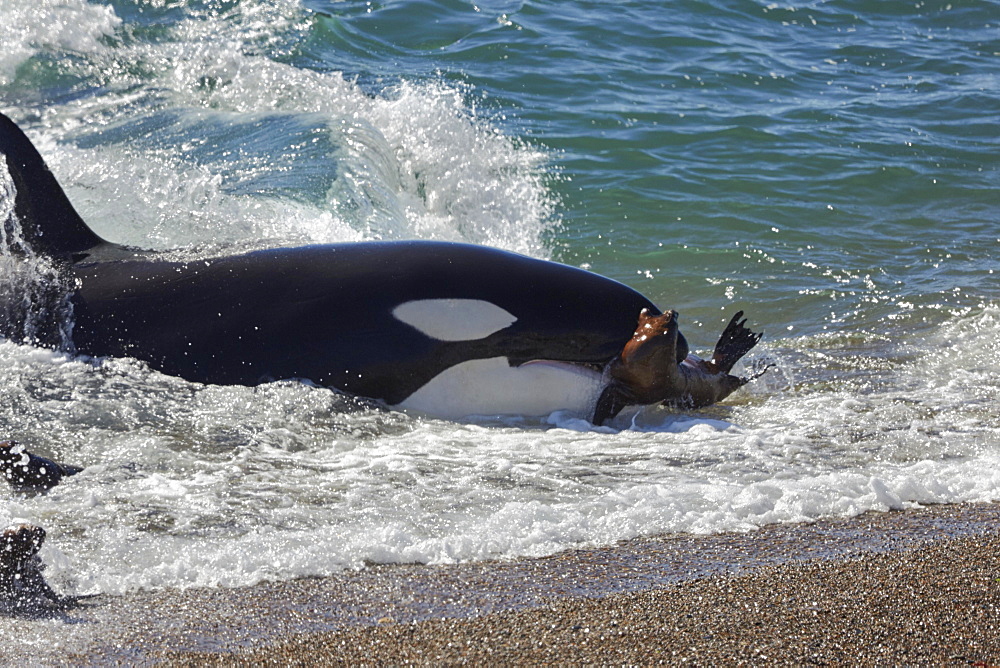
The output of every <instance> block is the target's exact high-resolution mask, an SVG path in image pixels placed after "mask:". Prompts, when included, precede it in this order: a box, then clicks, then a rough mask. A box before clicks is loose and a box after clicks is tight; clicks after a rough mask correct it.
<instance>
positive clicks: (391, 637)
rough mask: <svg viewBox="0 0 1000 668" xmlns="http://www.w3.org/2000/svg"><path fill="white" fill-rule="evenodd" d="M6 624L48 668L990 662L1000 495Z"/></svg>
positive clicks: (163, 597) (21, 649)
mask: <svg viewBox="0 0 1000 668" xmlns="http://www.w3.org/2000/svg"><path fill="white" fill-rule="evenodd" d="M706 601H709V602H710V603H708V604H706V603H705V602H706ZM914 625H917V626H914ZM0 632H4V633H6V637H8V638H15V637H16V638H19V640H20V642H19V643H18V644H17V646H14V647H11V645H13V643H6V644H7V645H8V647H6V648H5V649H3V650H0V658H4V659H6V660H8V661H15V660H20V661H25V660H27V661H29V662H30V663H32V664H35V665H44V664H48V663H52V664H55V663H59V664H65V663H67V662H69V663H74V664H94V663H103V664H106V663H114V662H125V663H130V664H134V663H140V664H143V663H158V662H163V661H165V662H166V663H168V664H175V665H204V664H217V665H230V664H235V663H243V664H245V663H247V662H253V663H258V662H259V663H281V664H288V663H290V662H291V663H294V662H302V663H309V664H315V663H317V662H319V663H344V662H349V663H368V664H379V665H382V664H387V663H400V662H416V663H424V664H429V663H461V662H464V661H469V662H483V661H490V662H492V663H498V662H499V663H526V664H535V663H548V662H552V663H564V664H565V663H568V664H580V663H619V664H620V663H631V664H634V663H651V662H656V661H658V660H663V661H665V662H667V663H680V662H682V661H683V660H687V661H693V662H695V663H697V664H703V663H706V662H717V661H722V662H727V663H732V662H739V661H745V662H749V663H768V664H771V663H795V664H799V665H801V664H802V663H819V664H829V663H833V664H837V663H865V662H874V663H879V662H881V663H886V662H897V663H898V662H903V663H910V664H912V663H927V662H930V663H935V664H942V663H944V664H951V665H972V664H974V662H977V661H981V662H984V663H982V664H980V665H996V664H1000V504H998V503H975V504H958V505H941V506H930V507H926V508H919V509H912V510H903V511H889V512H884V513H874V512H870V513H865V514H863V515H860V516H858V517H854V518H850V519H828V520H820V521H817V522H814V523H810V524H797V525H772V526H767V527H763V528H761V529H758V530H756V531H754V532H751V533H746V534H713V535H704V536H696V535H672V536H659V537H653V538H641V539H635V540H632V541H627V542H624V543H621V544H618V545H614V546H609V547H601V548H587V549H578V550H571V551H566V552H562V553H559V554H556V555H553V556H550V557H545V558H539V559H518V560H511V561H496V562H485V563H482V562H481V563H471V564H456V565H442V566H422V565H379V566H372V567H369V568H367V569H364V570H361V571H351V572H344V573H338V574H335V575H331V576H327V577H322V578H308V579H299V580H290V581H285V582H265V583H261V584H258V585H254V586H252V587H243V588H236V589H219V588H212V589H207V588H205V589H187V590H162V591H151V592H136V593H133V594H128V595H125V596H114V597H112V596H100V597H97V598H95V599H92V600H90V601H87V602H85V603H84V604H83V605H81V606H80V607H79V608H76V609H73V610H69V611H66V612H63V613H58V614H52V615H49V616H46V617H37V618H23V617H11V616H4V617H0ZM873 634H875V635H873ZM866 649H867V650H868V651H871V652H875V651H876V650H878V653H875V654H870V655H869V654H864V653H863V652H864V651H865V650H866ZM807 650H809V651H807ZM675 652H676V653H675ZM754 652H757V654H754ZM859 652H861V653H859ZM765 656H767V657H768V658H766V659H765V658H764V657H765ZM755 657H756V658H755ZM958 657H963V658H958Z"/></svg>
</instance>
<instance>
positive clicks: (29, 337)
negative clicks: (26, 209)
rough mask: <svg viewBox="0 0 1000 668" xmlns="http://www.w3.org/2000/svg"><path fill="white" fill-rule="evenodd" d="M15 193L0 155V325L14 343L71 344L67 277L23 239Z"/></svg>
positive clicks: (70, 313)
mask: <svg viewBox="0 0 1000 668" xmlns="http://www.w3.org/2000/svg"><path fill="white" fill-rule="evenodd" d="M16 196H17V192H16V190H15V186H14V181H13V179H12V178H11V176H10V172H9V171H8V168H7V159H6V157H5V156H3V155H0V331H2V332H4V333H5V334H6V336H7V338H9V339H10V340H12V341H16V342H19V343H28V344H32V345H42V346H49V347H55V348H63V349H67V350H72V348H73V340H72V334H71V332H72V327H73V318H72V313H73V306H72V304H71V303H70V294H71V292H72V287H71V285H70V283H71V281H70V279H68V278H66V276H65V275H64V273H63V272H62V271H60V268H59V266H58V265H57V263H56V262H55V261H54V260H52V259H51V258H49V257H45V256H43V255H39V254H38V253H35V252H34V249H32V248H31V246H30V244H28V243H27V241H26V240H25V238H24V235H23V233H22V230H21V224H20V221H19V220H18V217H17V212H16V211H15V210H14V203H15V201H16Z"/></svg>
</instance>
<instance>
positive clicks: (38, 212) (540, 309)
mask: <svg viewBox="0 0 1000 668" xmlns="http://www.w3.org/2000/svg"><path fill="white" fill-rule="evenodd" d="M0 153H3V154H4V155H5V157H6V162H7V169H8V171H9V172H10V175H11V178H12V180H13V183H14V190H15V195H14V197H15V202H14V207H13V209H14V212H15V214H16V219H17V222H18V223H19V225H20V227H21V235H22V237H23V238H24V242H25V244H26V245H27V246H29V247H30V248H31V249H33V251H34V252H36V253H38V254H41V255H43V256H45V257H48V258H51V259H52V260H53V261H54V262H56V263H57V264H58V267H59V271H60V272H61V273H62V274H63V275H64V276H65V277H66V279H67V280H66V285H68V286H70V287H69V291H70V295H69V301H70V304H71V306H72V320H73V322H72V335H71V337H72V344H71V345H72V348H73V349H74V350H75V352H77V353H80V354H85V355H89V356H93V357H96V358H102V357H130V358H135V359H139V360H142V361H144V362H146V363H148V364H149V365H150V366H151V367H152V368H154V369H156V370H158V371H160V372H162V373H165V374H169V375H173V376H179V377H181V378H184V379H187V380H189V381H193V382H198V383H207V384H223V385H226V384H234V385H250V386H252V385H257V384H260V383H265V382H270V381H275V380H282V379H299V380H307V381H310V382H312V383H315V384H317V385H321V386H325V387H329V388H333V389H336V390H339V391H341V392H345V393H349V394H353V395H357V396H361V397H367V398H371V399H375V400H378V401H381V402H384V404H386V405H388V406H395V407H400V408H403V409H412V410H415V411H419V412H424V413H429V414H432V415H436V416H440V417H445V418H462V417H467V416H473V415H483V416H490V415H508V414H512V415H535V416H537V415H548V414H550V413H552V412H553V411H556V410H569V411H574V412H576V413H579V414H581V415H582V416H584V417H587V418H589V419H591V420H592V421H593V422H594V423H595V424H600V423H602V422H604V421H605V420H607V419H609V418H613V417H614V416H615V415H617V414H618V412H619V411H621V410H622V408H624V407H625V406H627V405H631V404H652V403H658V402H668V403H679V404H687V405H706V404H709V403H714V402H715V401H718V400H720V399H722V398H724V397H725V396H726V395H728V394H729V393H730V392H732V391H733V390H735V389H736V388H737V387H739V386H740V385H742V384H744V383H746V382H748V380H749V379H747V378H737V377H735V376H731V375H729V373H728V372H729V371H730V370H731V368H732V366H733V364H735V362H736V361H737V360H738V359H739V358H740V357H742V356H743V355H744V354H745V353H746V352H748V351H749V350H750V348H752V347H753V346H754V345H755V344H756V343H757V341H758V340H759V338H760V335H759V334H754V333H753V332H750V331H749V330H748V329H746V328H745V327H744V326H743V323H742V322H738V318H739V315H741V314H738V315H737V318H734V319H733V322H731V323H730V326H729V327H728V328H727V329H726V331H725V332H724V333H723V337H722V339H720V342H719V345H718V346H717V347H716V353H715V356H714V357H713V359H712V360H711V361H704V360H701V359H699V358H697V357H695V356H693V355H689V349H688V344H687V341H686V340H685V339H684V337H683V335H682V334H681V333H680V332H679V330H678V327H677V314H676V313H675V312H673V311H667V312H665V313H664V312H661V311H660V310H659V309H658V308H657V307H656V305H654V304H653V303H652V302H651V301H650V300H649V299H647V298H646V297H644V296H643V295H642V294H640V293H639V292H637V291H635V290H633V289H632V288H629V287H627V286H625V285H623V284H621V283H619V282H617V281H614V280H611V279H609V278H605V277H603V276H600V275H597V274H594V273H591V272H588V271H585V270H583V269H579V268H575V267H570V266H567V265H564V264H560V263H557V262H550V261H546V260H539V259H535V258H530V257H526V256H523V255H519V254H516V253H512V252H508V251H503V250H499V249H495V248H490V247H485V246H477V245H470V244H462V243H451V242H438V241H371V242H356V243H338V244H326V245H310V246H303V247H298V248H273V249H267V250H255V251H250V252H234V253H232V254H215V255H213V256H209V257H203V256H201V255H198V254H197V253H194V252H192V253H191V254H189V255H185V254H183V253H176V252H171V253H160V252H154V251H143V250H139V249H134V248H128V247H124V246H121V245H118V244H114V243H112V242H109V241H106V240H104V239H102V238H101V237H99V236H98V235H97V234H96V233H94V231H93V230H91V229H90V228H89V227H88V226H87V224H86V223H85V222H84V221H83V219H82V218H81V217H80V216H79V214H77V212H76V211H75V209H74V208H73V206H72V204H71V203H70V201H69V199H68V198H67V196H66V194H65V193H64V192H63V190H62V188H61V187H60V186H59V184H58V183H57V181H56V179H55V178H54V176H53V175H52V173H51V172H50V171H49V169H48V167H47V166H46V165H45V162H44V160H43V159H42V157H41V156H40V155H39V153H38V151H37V150H36V149H35V147H34V146H33V145H32V144H31V142H30V140H29V139H28V138H27V137H26V136H25V135H24V133H23V132H22V131H21V130H20V129H19V128H18V127H17V125H16V124H15V123H13V122H12V121H11V120H10V119H9V118H7V117H6V116H3V115H2V114H0ZM744 322H745V321H744ZM0 334H2V335H4V336H6V337H7V338H15V339H16V338H17V337H18V332H17V331H16V328H15V327H13V326H12V324H11V323H10V322H4V321H0Z"/></svg>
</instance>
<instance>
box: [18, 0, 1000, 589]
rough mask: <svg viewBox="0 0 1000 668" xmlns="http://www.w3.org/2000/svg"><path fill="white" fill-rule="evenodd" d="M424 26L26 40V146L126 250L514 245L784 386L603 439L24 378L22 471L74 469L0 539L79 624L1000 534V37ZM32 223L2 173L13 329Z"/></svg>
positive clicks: (303, 397) (250, 15) (324, 20)
mask: <svg viewBox="0 0 1000 668" xmlns="http://www.w3.org/2000/svg"><path fill="white" fill-rule="evenodd" d="M430 4H431V5H433V6H434V8H435V11H434V12H430V10H429V9H428V6H427V5H428V3H410V2H400V3H360V2H347V3H338V2H332V1H326V0H315V1H308V0H302V1H301V2H299V1H297V0H277V1H275V0H243V1H241V2H228V1H227V2H222V1H215V0H183V1H182V2H177V3H162V2H159V3H158V2H143V1H140V0H115V1H113V2H97V1H96V0H95V1H93V2H86V1H85V0H68V1H67V0H58V1H57V0H5V2H4V3H3V4H2V6H0V41H2V46H3V48H2V49H0V110H2V111H3V112H4V113H7V114H8V115H9V116H11V117H12V118H13V119H14V120H15V121H17V122H18V123H19V124H20V125H21V126H22V127H23V128H24V129H25V131H26V132H27V133H28V135H29V136H30V137H31V139H32V141H33V142H34V143H35V144H36V146H37V147H38V148H39V150H40V152H41V153H42V154H43V156H44V157H45V159H46V161H47V162H48V164H49V166H50V167H51V168H52V170H53V172H54V173H55V174H56V177H57V178H58V179H59V181H60V182H61V183H62V184H63V186H64V188H65V189H66V191H67V194H68V195H69V197H70V199H71V200H72V201H73V203H74V205H75V206H76V207H77V209H78V210H79V212H80V214H81V215H82V216H83V218H84V219H85V220H87V221H88V223H90V224H91V226H92V227H93V228H94V230H95V231H96V232H97V233H98V234H100V235H101V236H103V237H104V238H107V239H109V240H113V241H115V242H118V243H123V244H131V245H135V246H141V247H146V248H156V249H163V250H169V249H173V248H179V247H191V246H195V247H201V248H206V249H218V248H220V247H228V246H232V247H234V248H239V249H248V248H263V247H270V246H275V245H299V244H307V243H323V242H333V241H355V240H370V239H411V238H423V239H444V240H459V241H466V242H472V243H480V244H488V245H493V246H498V247H502V248H506V249H510V250H514V251H517V252H521V253H525V254H528V255H532V256H535V257H542V258H552V259H556V260H559V261H563V262H566V263H568V264H574V265H577V266H585V267H587V268H591V269H593V270H594V271H599V272H601V273H604V274H606V275H609V276H612V277H614V278H617V279H619V280H622V281H624V282H627V283H629V284H630V285H632V286H633V287H635V288H637V289H638V290H640V291H642V292H644V293H645V294H646V295H647V296H649V297H650V298H651V299H652V300H653V301H654V302H656V303H658V304H660V306H661V307H663V308H667V307H675V308H677V309H678V310H679V311H680V312H681V317H682V320H681V323H682V330H683V331H684V332H685V334H686V336H687V337H688V339H689V340H690V341H691V342H692V345H693V346H694V347H695V348H696V349H698V348H700V349H701V352H702V353H704V352H705V350H706V349H708V348H710V347H711V346H712V345H713V344H714V342H715V339H716V338H717V336H718V334H719V332H720V331H721V329H722V325H723V324H724V322H725V321H726V320H728V317H729V316H731V315H732V313H733V312H735V311H736V310H738V309H740V308H742V309H745V310H746V312H747V315H748V316H749V317H750V320H751V326H753V327H754V329H762V330H764V331H765V333H766V335H765V338H764V340H763V342H762V344H761V345H760V346H759V348H758V349H756V350H755V351H754V352H753V354H752V355H751V356H750V357H751V360H752V359H762V360H767V361H769V362H771V363H774V364H776V368H774V369H772V370H771V371H770V372H769V373H768V374H767V375H765V376H764V377H763V378H761V379H759V380H758V381H756V382H754V383H752V384H751V385H748V386H747V387H746V388H745V389H743V390H741V391H740V392H739V393H737V394H736V395H734V396H733V397H731V398H730V399H729V400H727V401H726V402H725V404H724V405H722V406H716V407H713V408H710V409H705V410H700V411H691V412H683V411H682V412H677V411H669V410H665V409H661V408H648V409H645V410H643V411H641V412H638V413H636V412H635V411H633V412H631V413H626V414H623V415H622V416H621V417H619V418H618V419H617V420H616V421H614V422H613V423H612V424H611V425H610V426H608V427H602V428H596V427H593V426H592V425H590V424H589V423H587V422H585V421H583V420H580V419H579V418H577V417H574V416H571V415H565V414H560V413H556V414H553V415H550V416H548V417H547V418H546V419H542V420H537V419H519V418H504V419H483V420H479V421H469V422H452V421H446V420H436V419H430V418H427V417H424V416H419V415H407V414H403V413H399V412H393V411H389V410H386V409H384V408H382V407H379V406H377V405H374V404H372V402H369V401H365V400H360V399H355V398H352V397H347V396H343V395H340V394H337V393H335V392H332V391H329V390H326V389H322V388H317V387H311V386H308V385H304V384H301V383H296V382H278V383H273V384H270V385H264V386H261V387H256V388H246V387H222V386H204V385H197V384H192V383H188V382H185V381H182V380H179V379H177V378H171V377H168V376H164V375H162V374H159V373H156V372H153V371H151V370H150V369H149V368H147V367H146V366H145V365H143V364H141V363H139V362H136V361H134V360H129V359H101V360H93V359H87V358H80V357H76V356H75V355H74V354H73V352H72V350H71V349H69V348H68V347H67V346H63V347H62V348H60V349H53V348H51V347H45V346H40V345H30V344H15V343H13V342H10V341H3V340H0V438H14V439H17V440H18V441H20V442H21V443H23V444H24V445H26V446H27V447H28V448H29V449H30V450H31V451H33V452H36V453H38V454H42V455H45V456H49V457H52V458H55V459H58V460H59V461H63V462H65V463H69V464H76V465H81V466H84V467H86V468H85V469H84V471H83V472H82V473H80V474H79V475H77V476H75V477H73V478H71V479H69V480H67V481H66V482H64V483H63V484H61V485H59V486H58V487H56V488H54V489H53V490H52V491H51V492H49V493H47V494H42V495H36V496H23V495H20V494H17V493H15V492H13V491H10V490H7V489H3V488H4V487H5V485H2V484H0V525H6V524H7V523H10V522H14V521H27V522H31V523H35V524H39V525H41V526H43V527H45V529H46V530H47V531H48V536H49V538H48V541H47V543H46V546H45V548H44V550H43V552H42V557H43V559H44V561H45V563H46V564H48V566H49V568H48V570H47V572H46V573H47V577H48V579H49V580H50V581H51V582H52V583H53V584H54V586H56V587H57V588H58V589H60V590H62V591H66V592H72V593H77V594H86V593H95V592H105V593H121V592H126V591H130V590H135V589H138V588H156V587H186V586H192V585H206V586H239V585H248V584H252V583H255V582H258V581H261V580H264V579H286V578H293V577H298V576H309V575H322V574H328V573H333V572H337V571H339V570H342V569H345V568H361V567H364V566H365V565H366V564H371V563H398V562H402V563H414V562H415V563H446V562H454V561H459V560H481V559H494V558H511V557H517V556H541V555H548V554H552V553H556V552H559V551H560V550H565V549H569V548H574V547H579V546H585V545H599V544H609V543H613V542H615V541H619V540H622V539H628V538H633V537H637V536H647V535H654V534H661V533H670V532H694V533H707V532H719V531H748V530H752V529H754V528H755V527H759V526H762V525H765V524H771V523H779V522H799V521H809V520H814V519H816V518H820V517H827V516H851V515H856V514H859V513H862V512H864V511H867V510H888V509H897V508H905V507H910V506H914V505H916V504H932V503H950V502H962V501H989V500H996V499H998V498H1000V411H998V410H997V408H996V405H997V401H998V399H1000V290H998V289H997V284H996V280H997V279H996V274H995V273H994V272H995V271H996V270H997V269H1000V261H998V252H997V248H1000V238H998V231H997V230H998V229H1000V225H998V223H1000V219H998V217H997V210H996V204H997V202H998V201H1000V197H998V195H1000V179H998V176H997V175H998V173H1000V168H998V162H997V161H998V157H997V156H998V155H1000V151H998V150H997V149H998V148H1000V146H997V142H996V137H995V127H996V122H997V120H998V119H997V117H996V109H997V108H1000V106H997V101H998V100H997V90H998V87H997V86H996V81H997V66H996V64H995V60H996V59H995V54H996V53H997V52H1000V46H998V45H997V43H996V41H997V37H996V31H995V28H996V26H995V25H993V26H992V28H993V30H992V31H991V30H990V25H989V20H990V19H989V18H988V16H989V4H990V3H985V4H977V3H972V4H971V5H969V6H968V7H966V8H964V9H963V10H962V13H955V12H950V13H949V12H946V11H945V9H943V8H940V9H934V10H933V11H931V10H927V11H925V12H923V13H920V12H915V13H914V14H913V15H912V16H910V15H895V14H890V15H882V14H880V13H879V12H880V11H881V10H880V9H878V4H877V3H875V4H872V3H863V2H855V3H852V2H848V3H844V4H845V6H844V7H839V8H838V7H833V6H830V5H828V4H825V3H811V4H809V5H808V6H804V7H799V8H794V7H787V8H780V7H777V6H773V5H766V6H765V5H760V4H757V3H751V2H732V3H728V4H724V5H723V6H720V7H719V8H718V9H717V10H710V9H709V8H707V7H704V6H700V5H699V6H694V5H691V6H687V5H683V6H681V7H678V8H674V9H672V10H669V11H668V10H667V9H665V8H664V7H656V6H647V5H649V3H643V4H638V3H621V4H619V3H609V4H608V6H607V7H601V8H598V7H591V8H590V9H587V10H584V9H579V8H576V7H575V5H573V4H572V3H553V4H552V5H551V6H548V5H545V6H542V5H534V4H532V3H523V2H504V3H493V4H492V5H491V6H482V7H480V6H475V5H470V4H465V3H462V2H441V3H430ZM487 4H489V3H487ZM655 4H656V3H653V5H655ZM383 5H384V6H383ZM501 5H502V6H501ZM615 7H617V9H616V8H615ZM950 7H951V6H950V5H949V8H950ZM994 8H995V6H994ZM712 11H715V12H717V13H711V12H712ZM852 17H853V18H852ZM993 21H994V22H995V17H994V19H993ZM945 28H948V31H946V30H945ZM647 30H649V31H652V34H649V35H647V34H646V31H647ZM678 31H682V32H681V33H679V32H678ZM683 31H687V32H683ZM806 31H816V32H806ZM949 31H950V32H949ZM755 32H756V33H758V34H761V35H767V36H769V37H770V43H771V46H767V41H766V40H765V41H761V42H745V41H744V40H743V38H742V37H741V35H743V34H753V33H755ZM882 38H885V39H882ZM932 38H937V41H934V39H932ZM692 44H694V45H698V46H697V48H692V47H691V45H692ZM870 44H886V46H884V47H879V48H876V47H871V46H865V45H870ZM543 47H544V48H543ZM548 47H551V49H550V50H547V49H548ZM768 49H770V50H768ZM866 49H867V50H866ZM880 49H881V50H880ZM934 49H937V51H934ZM952 50H955V51H956V52H959V53H960V55H957V56H956V55H955V54H953V53H952ZM990 53H992V54H994V56H993V57H992V60H990V58H991V57H990V56H989V54H990ZM977 59H979V60H977ZM956 72H957V74H956ZM594 73H596V74H594ZM592 75H593V76H592ZM908 77H909V78H908ZM990 91H992V92H990ZM990 109H992V110H993V111H992V112H990V111H989V110H990ZM990 114H992V116H991V115H990ZM902 118H905V119H906V120H905V121H902V120H898V119H902ZM975 119H982V120H979V121H976V120H975ZM977 123H979V125H977ZM935 165H936V166H935ZM12 188H14V184H13V182H12V180H11V179H10V177H9V175H8V174H7V173H6V169H5V168H4V169H3V170H0V194H2V195H3V198H4V200H5V201H0V224H4V228H5V230H7V232H5V235H6V236H4V238H3V239H2V241H3V245H4V249H3V252H2V253H0V280H3V281H5V282H6V286H8V287H6V288H4V289H5V290H7V292H3V291H0V294H9V293H10V290H11V287H10V286H13V290H14V291H15V292H17V294H19V295H21V294H22V292H23V291H22V286H28V287H30V286H32V285H37V283H38V281H39V280H44V279H45V277H46V276H49V275H51V268H50V267H48V266H47V265H46V264H45V260H44V258H36V257H31V256H30V255H29V256H28V257H25V256H24V255H23V253H18V252H14V251H15V250H16V249H13V246H14V245H16V242H17V240H16V239H13V238H12V237H10V234H9V230H10V228H11V225H13V224H14V223H16V217H13V212H12V211H11V210H10V207H9V193H11V192H13V191H12ZM5 207H6V208H5ZM47 272H48V273H47ZM29 292H30V290H29ZM23 294H28V292H23ZM32 294H34V293H32ZM29 301H31V300H29ZM40 302H44V299H41V298H34V304H35V306H38V305H39V303H40ZM57 306H58V304H57ZM39 308H40V307H39ZM57 310H58V309H57ZM39 313H40V311H39V310H38V309H37V308H36V310H35V311H33V312H32V314H33V315H38V314H39ZM60 314H61V315H60V317H62V318H63V321H62V324H63V325H66V326H71V323H72V320H71V314H66V313H62V312H60ZM29 324H30V323H29ZM305 325H306V326H308V323H306V324H305ZM26 332H27V334H29V336H28V338H29V339H30V338H31V336H30V334H31V332H30V331H27V330H26Z"/></svg>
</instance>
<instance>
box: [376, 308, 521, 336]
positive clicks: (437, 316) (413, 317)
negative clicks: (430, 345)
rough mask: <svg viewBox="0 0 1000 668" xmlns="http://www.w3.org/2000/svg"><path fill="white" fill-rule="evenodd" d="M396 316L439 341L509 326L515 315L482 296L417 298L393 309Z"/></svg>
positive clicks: (477, 334)
mask: <svg viewBox="0 0 1000 668" xmlns="http://www.w3.org/2000/svg"><path fill="white" fill-rule="evenodd" d="M392 315H393V317H395V318H396V319H397V320H399V321H401V322H405V323H406V324H407V325H409V326H411V327H414V328H416V329H418V330H420V331H421V332H422V333H424V334H426V335H427V336H429V337H431V338H433V339H438V340H439V341H473V340H476V339H485V338H486V337H487V336H489V335H490V334H493V333H494V332H499V331H500V330H501V329H506V328H507V327H510V326H511V325H513V324H514V323H515V322H517V318H516V317H514V316H513V315H511V314H510V313H509V312H507V311H506V310H504V309H502V308H500V307H499V306H497V305H496V304H493V303H491V302H487V301H483V300H481V299H416V300H414V301H411V302H405V303H403V304H400V305H399V306H397V307H396V308H394V309H393V310H392Z"/></svg>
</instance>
